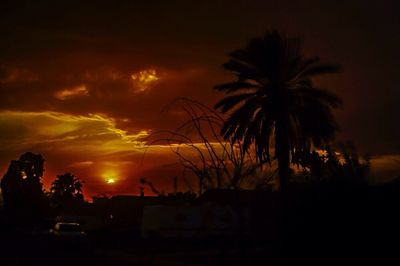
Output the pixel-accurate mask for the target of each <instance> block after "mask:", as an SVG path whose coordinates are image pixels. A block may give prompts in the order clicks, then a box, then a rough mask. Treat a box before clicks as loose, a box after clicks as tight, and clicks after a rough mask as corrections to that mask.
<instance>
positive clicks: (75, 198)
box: [50, 173, 83, 208]
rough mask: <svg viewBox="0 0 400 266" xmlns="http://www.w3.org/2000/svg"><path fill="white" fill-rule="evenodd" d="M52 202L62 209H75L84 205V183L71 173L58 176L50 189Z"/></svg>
mask: <svg viewBox="0 0 400 266" xmlns="http://www.w3.org/2000/svg"><path fill="white" fill-rule="evenodd" d="M50 193H51V200H52V202H53V204H54V205H56V206H57V207H61V208H68V207H75V206H79V204H81V203H83V194H82V183H81V181H80V180H79V178H77V177H75V176H74V175H73V174H71V173H64V174H62V175H57V178H56V180H54V182H53V183H52V185H51V188H50Z"/></svg>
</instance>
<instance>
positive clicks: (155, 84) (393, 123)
mask: <svg viewBox="0 0 400 266" xmlns="http://www.w3.org/2000/svg"><path fill="white" fill-rule="evenodd" d="M334 2H335V3H334ZM348 2H351V3H348ZM372 2H373V3H371V1H261V0H259V1H256V0H249V1H244V0H242V1H233V0H219V1H217V0H216V1H9V3H7V1H4V2H3V1H2V2H1V5H0V132H1V133H0V170H1V173H0V174H1V175H3V173H5V171H6V169H7V166H8V164H9V162H10V160H12V159H17V158H18V157H19V155H20V154H21V153H23V152H25V151H33V152H35V153H41V154H42V155H43V156H44V157H45V160H46V165H45V170H46V171H45V175H44V183H45V185H47V186H48V184H49V183H50V182H51V180H52V179H54V177H55V175H56V174H59V173H63V172H66V171H70V172H72V173H74V174H75V175H77V176H78V177H79V178H81V179H82V180H84V182H85V183H84V188H85V191H86V196H87V197H90V196H93V195H97V194H100V193H107V194H127V193H135V194H137V193H138V192H139V189H138V187H139V182H138V179H139V178H140V177H146V178H149V179H151V180H153V181H154V183H156V184H157V185H158V186H159V187H162V189H163V190H165V191H167V192H168V191H170V190H171V188H172V185H171V182H172V178H173V176H174V175H178V174H180V169H179V167H178V166H177V165H176V161H177V160H176V158H175V157H174V155H173V154H171V152H170V150H169V149H168V147H166V146H162V145H157V146H154V147H151V148H150V149H149V150H148V152H147V155H146V157H145V158H144V161H143V162H142V163H141V161H142V157H143V152H144V146H145V144H146V143H145V142H144V138H145V137H147V136H148V135H149V134H151V133H152V132H154V131H156V130H159V129H173V128H174V127H176V126H177V125H178V123H179V122H182V120H183V119H184V117H183V115H182V113H180V112H170V113H164V112H162V110H163V108H164V107H165V106H166V105H167V104H168V103H170V102H171V101H172V100H173V99H175V98H177V97H188V98H191V99H194V100H197V101H200V102H202V103H205V104H207V105H209V106H212V105H213V104H214V103H216V101H217V100H218V99H219V98H220V97H221V95H220V94H218V93H216V92H215V91H213V90H212V87H213V86H214V85H216V84H219V83H221V82H224V81H228V80H230V79H233V77H232V76H231V75H230V74H229V73H226V72H224V70H223V69H222V67H221V65H222V63H224V62H225V60H226V59H227V54H228V53H229V52H230V51H232V50H234V49H236V48H240V47H242V46H244V45H245V43H246V41H247V40H248V39H249V38H251V37H256V36H260V35H262V34H264V33H265V31H266V30H268V29H278V30H280V31H283V32H285V33H286V34H287V35H289V36H301V37H303V38H304V48H305V52H306V54H308V55H310V56H312V55H319V56H320V57H321V58H322V60H323V61H327V62H334V63H340V64H341V65H342V66H343V71H342V73H340V74H338V75H335V76H326V77H322V78H319V79H318V80H315V82H316V83H317V84H318V85H319V86H320V87H323V88H327V89H331V90H332V91H334V92H335V93H337V94H338V95H339V96H340V97H342V98H343V101H344V108H343V109H342V110H340V111H338V112H337V117H338V121H339V124H340V126H341V129H342V131H341V133H340V134H339V138H340V139H342V140H353V142H354V143H355V144H356V146H357V148H358V149H359V150H360V152H362V153H363V152H368V153H370V154H371V155H373V173H374V175H375V176H376V177H377V178H381V179H389V178H391V177H394V176H396V175H399V174H400V138H399V136H400V123H399V122H400V119H399V103H398V101H399V99H400V88H399V79H398V77H399V76H400V73H399V71H400V60H399V58H400V49H399V47H400V38H399V36H400V17H399V16H398V14H399V10H400V3H399V2H398V1H372ZM109 179H113V180H114V181H115V182H111V183H110V182H107V180H109Z"/></svg>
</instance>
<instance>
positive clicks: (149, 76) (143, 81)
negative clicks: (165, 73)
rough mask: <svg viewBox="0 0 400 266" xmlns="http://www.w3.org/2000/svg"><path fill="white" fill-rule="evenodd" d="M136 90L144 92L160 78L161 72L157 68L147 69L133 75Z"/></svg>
mask: <svg viewBox="0 0 400 266" xmlns="http://www.w3.org/2000/svg"><path fill="white" fill-rule="evenodd" d="M131 78H132V80H133V84H134V90H135V91H136V92H144V91H146V90H149V89H150V88H152V86H153V85H154V84H155V83H156V82H157V81H159V80H160V77H159V73H157V71H156V70H155V69H145V70H141V71H138V72H136V73H134V74H132V75H131Z"/></svg>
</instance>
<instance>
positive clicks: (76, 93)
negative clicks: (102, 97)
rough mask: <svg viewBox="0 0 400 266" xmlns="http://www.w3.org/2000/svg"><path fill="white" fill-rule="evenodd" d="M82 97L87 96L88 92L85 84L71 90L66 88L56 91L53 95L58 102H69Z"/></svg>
mask: <svg viewBox="0 0 400 266" xmlns="http://www.w3.org/2000/svg"><path fill="white" fill-rule="evenodd" d="M83 96H89V90H88V89H87V88H86V85H85V84H82V85H79V86H76V87H72V88H67V89H63V90H60V91H57V92H56V93H55V94H54V97H56V98H57V99H59V100H62V101H64V100H70V99H73V98H76V97H83Z"/></svg>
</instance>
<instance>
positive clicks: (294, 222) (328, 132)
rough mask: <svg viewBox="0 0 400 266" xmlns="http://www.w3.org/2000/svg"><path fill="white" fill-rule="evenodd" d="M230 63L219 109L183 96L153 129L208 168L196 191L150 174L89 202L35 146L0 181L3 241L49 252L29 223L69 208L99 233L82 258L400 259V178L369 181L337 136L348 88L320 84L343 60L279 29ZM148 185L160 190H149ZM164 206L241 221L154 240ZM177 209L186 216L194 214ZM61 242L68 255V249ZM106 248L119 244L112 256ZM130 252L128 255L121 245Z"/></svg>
mask: <svg viewBox="0 0 400 266" xmlns="http://www.w3.org/2000/svg"><path fill="white" fill-rule="evenodd" d="M224 68H225V69H227V70H228V71H231V72H233V73H234V74H235V77H236V79H235V80H234V81H232V82H229V83H225V84H222V85H218V86H216V87H215V89H216V90H218V91H222V92H224V93H225V94H226V96H225V98H223V99H222V100H221V101H219V102H218V103H217V104H216V105H215V109H211V108H208V107H206V106H205V105H203V104H201V103H197V102H195V101H192V100H188V99H179V100H177V101H175V102H174V103H173V105H172V107H170V108H181V110H183V111H184V112H185V113H186V114H187V115H188V120H187V121H185V122H183V123H182V125H181V126H179V127H178V128H177V129H176V130H164V131H159V132H156V133H155V134H153V135H152V136H151V138H149V139H148V143H149V144H150V145H151V144H154V143H164V144H165V143H166V144H169V145H170V147H171V151H172V152H173V153H174V154H175V155H176V156H177V158H178V160H179V162H180V163H181V165H182V168H183V169H184V178H189V177H185V174H187V173H188V172H190V173H192V175H193V176H195V177H196V178H197V180H198V183H197V186H196V187H195V188H194V187H191V186H190V185H189V184H188V185H187V187H188V190H187V191H178V189H177V185H176V184H174V188H175V189H174V191H173V193H170V194H165V193H162V192H160V190H158V189H157V188H156V187H155V186H154V185H153V184H152V182H151V181H149V180H146V179H141V180H140V184H141V186H142V190H141V191H142V193H141V195H140V196H114V197H111V198H108V197H101V196H99V197H95V198H93V203H88V202H85V201H84V199H83V187H82V183H81V182H80V180H79V179H78V178H77V177H75V176H74V175H73V174H71V173H65V174H62V175H58V176H57V178H56V179H55V180H54V182H53V184H52V186H51V189H50V191H49V192H45V191H44V190H43V187H42V184H41V177H42V176H43V171H44V158H43V157H42V156H41V155H40V154H39V155H36V154H33V153H31V152H27V153H25V154H23V155H21V157H20V158H19V159H18V160H13V161H12V162H11V163H10V166H9V168H8V170H7V172H6V173H5V175H4V176H3V178H2V180H1V189H2V196H3V202H4V209H3V210H2V212H1V216H0V219H1V220H0V222H1V226H0V228H1V233H2V234H3V235H4V237H3V238H0V241H2V249H3V250H6V251H7V250H8V251H10V250H11V251H12V252H10V253H9V254H17V252H16V250H15V249H17V247H18V244H17V243H22V242H24V243H25V244H26V243H29V244H27V245H32V247H30V250H31V252H32V254H33V253H35V252H42V253H43V252H45V251H44V250H40V247H42V246H40V245H39V246H37V247H33V246H35V245H37V243H39V242H40V241H39V242H35V241H36V240H33V239H34V238H30V237H27V236H26V232H32V231H34V230H36V228H40V227H45V224H47V225H49V224H52V223H54V222H55V221H57V219H59V218H57V217H60V216H61V217H64V219H66V217H69V219H75V220H77V219H81V220H79V221H78V222H80V223H82V224H83V226H84V228H85V229H86V231H87V232H88V234H89V240H90V244H91V248H92V250H90V251H89V250H87V249H83V248H82V247H79V248H78V249H79V250H80V251H82V250H84V251H83V253H78V254H81V255H82V256H83V257H84V258H85V259H83V260H81V261H80V262H81V263H82V264H88V263H95V264H98V265H102V264H107V263H110V265H117V264H119V263H121V264H122V263H123V262H126V263H128V262H129V263H132V264H133V263H134V264H135V265H198V264H200V265H296V264H299V265H300V264H308V265H327V264H332V265H338V264H353V265H360V264H364V263H368V262H369V263H371V262H373V263H374V264H377V265H388V264H393V263H394V264H398V262H399V258H398V256H397V247H398V245H397V240H398V236H399V229H398V228H399V226H398V225H399V224H400V219H399V215H398V209H399V204H400V194H399V193H400V180H398V179H394V180H393V181H392V182H390V183H387V184H383V185H379V186H372V185H370V184H369V182H368V181H369V171H370V160H369V157H368V156H360V155H359V154H358V153H357V150H356V148H355V147H354V146H353V145H352V144H351V143H350V142H348V143H344V144H343V143H342V144H340V143H338V142H337V141H336V140H335V139H334V136H335V133H336V131H337V130H338V126H337V124H336V122H335V119H334V117H333V114H332V110H333V109H334V108H336V107H339V106H340V105H341V101H340V99H339V98H338V97H337V96H336V95H334V94H333V93H331V92H328V91H326V90H322V89H320V88H316V87H315V86H314V85H313V83H312V78H313V77H314V76H315V75H319V74H328V73H335V72H337V71H338V69H339V68H338V66H336V65H332V64H324V63H321V61H320V59H319V58H318V57H315V58H305V57H304V56H303V54H302V50H301V41H300V40H299V39H296V38H286V37H285V36H283V35H281V34H279V33H278V32H275V31H273V32H268V33H267V34H266V35H265V36H264V37H262V38H255V39H252V40H251V41H249V43H248V44H247V46H246V47H245V48H243V49H239V50H236V51H234V52H232V53H231V54H230V59H229V60H228V61H227V62H226V63H225V64H224ZM218 110H220V111H221V112H219V111H218ZM276 181H279V182H276ZM174 182H176V180H175V181H174ZM276 184H278V186H276ZM144 186H148V187H149V188H150V189H151V190H152V191H153V192H154V194H156V195H157V196H155V197H146V196H144V193H143V191H144V190H143V189H144ZM159 205H162V206H173V207H174V208H175V209H177V210H178V209H179V208H184V206H191V207H193V208H195V207H199V208H200V207H205V208H209V207H207V206H212V207H213V208H214V207H218V208H225V207H232V209H233V210H234V212H235V214H236V215H237V223H235V228H234V232H233V233H232V234H230V235H224V236H221V235H215V234H214V235H213V234H211V233H210V234H205V235H204V234H203V235H202V237H190V238H180V237H172V238H163V237H162V235H161V234H156V233H157V232H155V233H154V234H153V235H152V237H150V238H146V239H143V238H142V235H141V228H142V226H143V224H142V219H143V216H144V209H145V207H147V206H159ZM73 217H75V218H73ZM85 217H86V218H85ZM88 217H92V218H90V219H89V218H88ZM93 217H95V219H94V218H93ZM173 218H174V219H175V218H176V224H178V223H179V222H182V220H184V219H185V218H184V217H183V216H182V215H176V217H175V216H174V217H173ZM91 219H92V221H91ZM93 219H94V220H93ZM21 232H23V233H21ZM29 241H31V242H29ZM41 241H42V242H40V243H42V244H43V243H47V244H43V247H45V248H48V250H50V251H51V252H50V255H51V256H52V259H56V260H57V262H54V261H51V260H48V261H46V262H43V261H42V263H46V264H49V265H50V264H53V263H54V264H56V263H57V264H60V263H64V264H65V265H71V263H72V264H79V261H74V262H72V261H67V260H61V262H60V260H59V257H57V256H56V255H54V254H57V252H60V250H59V249H54V247H53V246H52V244H49V243H52V242H46V241H43V239H42V240H41ZM14 248H15V249H14ZM39 250H40V251H39ZM61 250H62V251H61V253H60V254H61V255H60V256H61V257H62V256H63V255H67V254H69V253H68V252H69V251H68V252H67V253H65V249H61ZM99 250H101V252H99ZM106 251H113V252H117V253H116V254H117V255H115V256H114V257H112V258H113V259H110V256H109V255H107V254H108V253H107V254H106ZM13 252H14V253H13ZM63 252H64V253H63ZM96 252H97V253H96ZM118 252H119V253H118ZM121 252H122V253H123V254H130V255H129V256H130V257H129V259H127V258H126V256H125V257H124V256H118V254H120V253H121ZM196 252H197V253H196ZM4 254H6V253H4ZM35 254H36V256H37V257H38V258H39V257H40V256H39V255H37V253H35ZM73 254H75V255H76V254H77V253H73ZM162 254H167V257H168V256H169V260H168V259H165V257H162V256H163V255H162ZM193 254H197V255H193ZM199 254H200V255H199ZM10 256H11V255H8V257H7V256H3V257H2V258H0V259H3V261H5V258H8V259H9V258H10ZM85 256H86V257H85ZM78 257H79V256H78ZM74 258H75V257H74ZM160 258H163V259H160ZM23 262H24V263H22V264H26V262H27V261H24V260H23ZM0 263H1V261H0ZM196 263H197V264H196ZM1 264H3V263H1ZM10 265H11V264H10Z"/></svg>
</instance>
